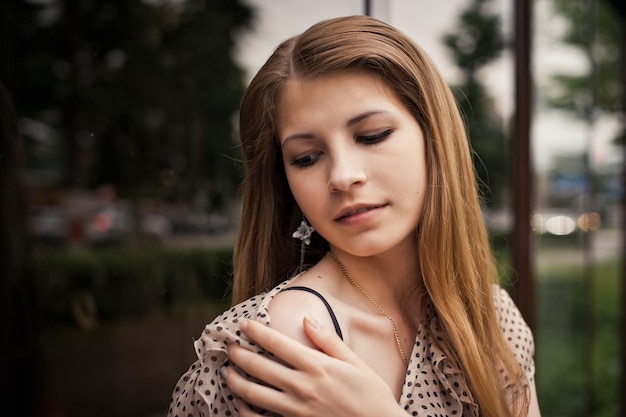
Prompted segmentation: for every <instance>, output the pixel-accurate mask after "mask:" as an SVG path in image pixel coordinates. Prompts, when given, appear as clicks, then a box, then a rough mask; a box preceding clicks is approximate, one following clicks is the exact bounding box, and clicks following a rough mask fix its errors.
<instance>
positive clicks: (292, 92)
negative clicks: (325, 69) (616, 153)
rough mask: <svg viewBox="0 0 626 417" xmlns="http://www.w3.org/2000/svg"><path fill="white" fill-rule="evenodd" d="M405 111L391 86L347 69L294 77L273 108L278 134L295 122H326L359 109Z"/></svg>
mask: <svg viewBox="0 0 626 417" xmlns="http://www.w3.org/2000/svg"><path fill="white" fill-rule="evenodd" d="M372 110H379V111H395V112H398V111H400V112H406V108H405V106H404V105H403V104H402V102H401V101H400V99H399V98H398V97H397V96H396V95H395V94H394V93H393V91H392V89H391V88H390V87H389V86H388V85H387V84H386V83H385V82H384V81H383V80H381V79H380V78H379V77H377V76H376V75H373V74H370V73H368V72H364V71H346V72H338V73H332V74H327V75H323V76H317V77H296V78H293V79H291V80H289V81H288V82H287V83H286V84H285V85H284V86H283V88H282V89H281V91H280V93H279V95H278V99H277V108H276V121H277V128H278V131H279V134H280V133H281V130H284V129H286V128H288V127H290V126H292V125H294V124H296V125H302V124H304V125H309V124H313V125H315V124H316V123H324V124H327V123H329V122H331V121H333V120H337V121H340V120H343V121H344V122H345V121H346V120H349V119H350V118H351V117H354V115H356V114H359V113H361V112H366V111H372Z"/></svg>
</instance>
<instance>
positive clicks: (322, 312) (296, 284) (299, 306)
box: [268, 279, 333, 347]
mask: <svg viewBox="0 0 626 417" xmlns="http://www.w3.org/2000/svg"><path fill="white" fill-rule="evenodd" d="M310 284H311V282H310V281H309V280H307V279H303V280H298V279H296V280H294V281H293V283H292V284H290V285H289V286H288V287H287V288H285V289H284V290H282V291H281V292H279V293H278V294H276V295H275V296H274V298H273V299H272V301H271V302H270V303H269V305H268V313H269V315H270V323H271V327H272V328H274V329H276V330H278V331H279V332H281V333H283V334H285V335H287V336H289V337H291V338H293V339H295V340H297V341H299V342H301V343H303V344H305V345H307V346H310V347H314V345H313V344H312V342H311V341H310V340H309V338H308V337H307V336H306V335H305V333H304V328H303V325H302V321H303V320H304V317H306V316H307V315H311V316H313V317H314V318H315V319H316V320H317V321H318V322H319V323H321V324H322V325H323V326H327V327H329V328H331V329H332V328H333V321H332V319H331V316H330V313H329V311H328V309H327V307H326V306H325V304H324V301H323V300H322V299H321V298H320V296H321V297H323V298H324V299H327V298H332V297H329V295H328V294H326V293H325V292H326V291H325V290H324V288H323V287H322V288H320V287H318V286H314V285H310ZM314 287H316V288H314ZM290 288H291V289H290ZM331 308H332V306H331Z"/></svg>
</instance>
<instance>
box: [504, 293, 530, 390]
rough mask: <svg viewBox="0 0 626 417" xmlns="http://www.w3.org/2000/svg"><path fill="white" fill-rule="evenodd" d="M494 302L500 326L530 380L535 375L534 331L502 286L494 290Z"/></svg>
mask: <svg viewBox="0 0 626 417" xmlns="http://www.w3.org/2000/svg"><path fill="white" fill-rule="evenodd" d="M494 293H495V297H494V304H495V308H496V312H497V313H498V318H499V320H500V328H501V330H502V334H503V335H504V338H505V339H506V341H507V343H508V345H509V347H510V349H511V351H512V352H513V354H514V355H515V358H516V359H517V361H518V362H519V364H520V365H521V367H522V369H523V370H524V374H526V378H527V379H528V381H529V382H531V381H533V379H534V377H535V361H534V355H535V342H534V339H533V335H532V332H531V330H530V327H528V324H526V321H524V318H523V317H522V314H521V313H520V311H519V309H518V308H517V306H516V305H515V303H514V302H513V300H512V299H511V296H510V295H509V293H507V292H506V290H504V289H503V288H501V287H498V288H497V290H496V291H494Z"/></svg>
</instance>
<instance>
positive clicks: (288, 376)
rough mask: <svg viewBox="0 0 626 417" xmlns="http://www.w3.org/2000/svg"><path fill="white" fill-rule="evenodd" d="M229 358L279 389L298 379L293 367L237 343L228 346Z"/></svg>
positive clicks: (254, 375)
mask: <svg viewBox="0 0 626 417" xmlns="http://www.w3.org/2000/svg"><path fill="white" fill-rule="evenodd" d="M228 358H229V360H230V361H231V362H232V363H233V364H235V365H237V366H238V367H239V368H240V369H241V370H243V371H244V372H246V373H247V374H249V375H251V376H253V377H255V378H257V379H259V380H263V381H264V382H265V383H266V384H268V385H271V386H273V387H276V388H278V389H279V390H284V389H285V388H288V387H290V386H292V385H293V381H294V380H296V379H297V378H296V377H295V375H294V373H295V371H294V370H293V369H291V368H289V367H287V366H285V365H283V364H281V363H279V362H276V361H275V360H272V359H269V358H267V357H265V356H261V355H259V354H258V353H255V352H252V351H250V350H248V349H246V348H243V347H241V346H239V345H236V344H233V345H230V346H229V347H228Z"/></svg>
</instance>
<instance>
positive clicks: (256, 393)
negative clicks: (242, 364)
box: [220, 366, 285, 417]
mask: <svg viewBox="0 0 626 417" xmlns="http://www.w3.org/2000/svg"><path fill="white" fill-rule="evenodd" d="M220 372H221V373H222V376H223V377H224V378H225V380H226V384H227V385H228V388H230V390H231V391H232V392H233V393H234V394H235V395H237V396H238V397H240V398H241V400H238V401H236V403H235V407H236V408H237V411H238V412H239V415H240V416H244V417H246V416H247V417H252V416H257V415H258V414H257V413H255V412H254V411H252V410H251V409H250V408H249V407H248V406H247V404H246V403H248V404H254V405H256V406H258V407H260V408H262V409H265V410H268V411H272V412H277V413H280V412H281V411H280V410H278V409H276V405H277V404H278V405H280V404H284V402H285V398H284V395H283V394H282V392H280V391H278V390H276V389H274V388H271V387H267V386H264V385H261V384H259V383H257V382H254V381H250V380H248V379H246V378H244V377H243V376H242V375H241V374H239V372H237V371H236V370H235V369H234V368H233V367H231V366H229V367H225V368H222V369H221V370H220ZM242 400H243V401H242Z"/></svg>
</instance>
